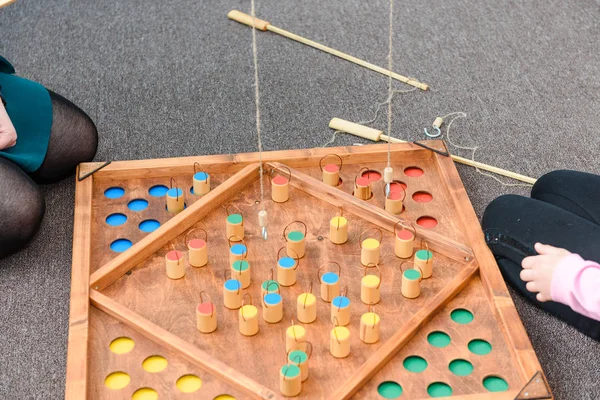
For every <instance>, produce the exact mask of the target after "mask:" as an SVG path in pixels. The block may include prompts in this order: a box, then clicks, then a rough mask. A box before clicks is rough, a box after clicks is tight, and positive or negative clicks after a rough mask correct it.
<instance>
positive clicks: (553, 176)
mask: <svg viewBox="0 0 600 400" xmlns="http://www.w3.org/2000/svg"><path fill="white" fill-rule="evenodd" d="M573 174H574V171H569V170H566V169H560V170H557V171H552V172H548V173H547V174H544V175H542V176H541V177H540V178H539V179H538V180H537V181H536V182H535V184H534V185H533V187H532V188H531V197H532V198H534V199H536V198H538V197H539V195H540V194H543V193H549V192H553V191H556V188H559V187H561V186H564V183H565V182H568V181H569V180H570V179H573Z"/></svg>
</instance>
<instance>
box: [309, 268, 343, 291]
mask: <svg viewBox="0 0 600 400" xmlns="http://www.w3.org/2000/svg"><path fill="white" fill-rule="evenodd" d="M327 264H335V265H337V267H338V277H341V276H342V266H341V265H340V263H338V262H337V261H327V262H325V263H323V264H321V266H320V267H319V269H317V281H318V282H319V283H321V269H323V267H324V266H326V265H327ZM311 289H312V282H311Z"/></svg>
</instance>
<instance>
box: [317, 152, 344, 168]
mask: <svg viewBox="0 0 600 400" xmlns="http://www.w3.org/2000/svg"><path fill="white" fill-rule="evenodd" d="M327 157H337V158H338V159H339V160H340V166H339V168H340V169H339V170H340V171H341V170H342V166H343V165H344V161H343V160H342V157H340V156H339V155H337V154H334V153H329V154H326V155H324V156H323V157H321V159H320V160H319V169H320V170H321V172H323V160H324V159H326V158H327Z"/></svg>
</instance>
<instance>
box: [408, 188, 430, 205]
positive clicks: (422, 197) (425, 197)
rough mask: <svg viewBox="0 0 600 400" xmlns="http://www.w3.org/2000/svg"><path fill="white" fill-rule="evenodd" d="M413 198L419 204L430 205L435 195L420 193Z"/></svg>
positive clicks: (416, 193)
mask: <svg viewBox="0 0 600 400" xmlns="http://www.w3.org/2000/svg"><path fill="white" fill-rule="evenodd" d="M412 198H413V200H414V201H416V202H417V203H429V202H430V201H431V200H433V195H432V194H431V193H429V192H424V191H419V192H415V193H414V194H413V195H412Z"/></svg>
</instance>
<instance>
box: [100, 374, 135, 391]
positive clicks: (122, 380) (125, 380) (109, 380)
mask: <svg viewBox="0 0 600 400" xmlns="http://www.w3.org/2000/svg"><path fill="white" fill-rule="evenodd" d="M129 381H131V378H130V377H129V375H127V374H126V373H125V372H121V371H117V372H113V373H112V374H109V375H108V376H107V377H106V379H104V384H105V385H106V387H107V388H109V389H123V388H124V387H125V386H127V385H129Z"/></svg>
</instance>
